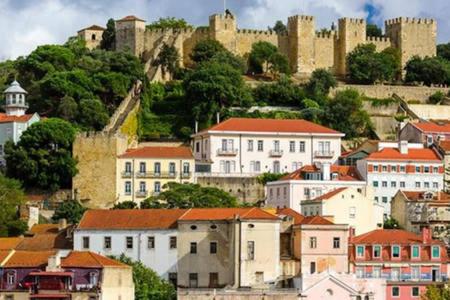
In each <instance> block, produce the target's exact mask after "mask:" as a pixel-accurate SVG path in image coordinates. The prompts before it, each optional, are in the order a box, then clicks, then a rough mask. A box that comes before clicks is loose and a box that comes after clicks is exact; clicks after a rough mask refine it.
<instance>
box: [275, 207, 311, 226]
mask: <svg viewBox="0 0 450 300" xmlns="http://www.w3.org/2000/svg"><path fill="white" fill-rule="evenodd" d="M276 214H277V215H278V216H283V215H284V216H290V217H292V218H294V224H300V223H301V222H302V221H303V219H304V218H305V216H303V215H302V214H301V213H299V212H296V211H295V210H293V209H292V208H278V209H277V212H276Z"/></svg>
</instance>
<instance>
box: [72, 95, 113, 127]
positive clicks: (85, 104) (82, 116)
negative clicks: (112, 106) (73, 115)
mask: <svg viewBox="0 0 450 300" xmlns="http://www.w3.org/2000/svg"><path fill="white" fill-rule="evenodd" d="M108 121H109V115H108V111H107V110H106V108H105V105H103V103H102V102H101V101H100V100H98V99H83V100H81V101H80V112H79V115H78V123H79V124H80V125H81V126H82V127H83V128H86V129H89V128H93V129H94V130H97V131H100V130H102V129H103V128H104V127H105V126H106V124H108Z"/></svg>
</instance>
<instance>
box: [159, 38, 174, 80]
mask: <svg viewBox="0 0 450 300" xmlns="http://www.w3.org/2000/svg"><path fill="white" fill-rule="evenodd" d="M154 64H155V65H157V66H161V70H162V73H163V76H165V74H169V75H170V78H172V76H173V75H174V74H175V72H176V71H177V70H178V69H179V68H180V55H179V54H178V50H177V48H175V46H169V45H168V44H167V43H164V44H163V46H162V48H161V51H160V52H159V54H158V57H157V58H156V60H155V61H154Z"/></svg>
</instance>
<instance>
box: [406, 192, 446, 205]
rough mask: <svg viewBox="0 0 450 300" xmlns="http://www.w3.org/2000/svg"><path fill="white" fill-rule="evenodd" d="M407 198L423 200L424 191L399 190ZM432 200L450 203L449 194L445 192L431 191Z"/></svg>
mask: <svg viewBox="0 0 450 300" xmlns="http://www.w3.org/2000/svg"><path fill="white" fill-rule="evenodd" d="M401 192H402V193H403V194H404V195H405V196H406V197H407V198H408V200H411V201H424V200H426V199H425V198H424V195H425V193H426V192H425V191H401ZM431 200H432V201H433V202H437V203H439V202H441V203H450V194H447V193H445V192H438V193H433V198H432V199H431Z"/></svg>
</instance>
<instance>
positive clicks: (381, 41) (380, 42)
mask: <svg viewBox="0 0 450 300" xmlns="http://www.w3.org/2000/svg"><path fill="white" fill-rule="evenodd" d="M366 44H374V45H375V47H376V51H377V52H380V51H383V50H384V49H386V48H389V47H391V46H392V45H391V40H390V39H389V38H387V37H375V36H368V37H367V38H366Z"/></svg>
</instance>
